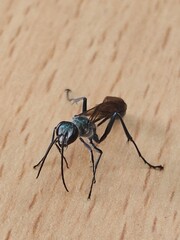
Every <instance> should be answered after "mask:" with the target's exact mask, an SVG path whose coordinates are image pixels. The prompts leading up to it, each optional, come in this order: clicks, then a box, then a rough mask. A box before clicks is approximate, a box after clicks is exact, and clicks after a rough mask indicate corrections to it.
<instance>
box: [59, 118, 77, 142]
mask: <svg viewBox="0 0 180 240" xmlns="http://www.w3.org/2000/svg"><path fill="white" fill-rule="evenodd" d="M56 134H57V136H59V139H58V142H59V144H60V145H63V146H68V145H69V144H71V143H73V142H74V141H75V140H76V139H77V137H78V135H79V132H78V129H77V127H76V125H75V124H73V123H72V122H66V121H63V122H61V123H60V125H59V127H58V128H57V132H56Z"/></svg>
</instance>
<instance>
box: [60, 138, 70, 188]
mask: <svg viewBox="0 0 180 240" xmlns="http://www.w3.org/2000/svg"><path fill="white" fill-rule="evenodd" d="M66 135H67V134H65V135H64V137H63V140H62V144H61V177H62V181H63V185H64V188H65V189H66V191H67V192H69V190H68V188H67V186H66V183H65V178H64V158H65V157H64V155H63V154H64V141H65V138H66Z"/></svg>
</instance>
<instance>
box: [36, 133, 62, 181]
mask: <svg viewBox="0 0 180 240" xmlns="http://www.w3.org/2000/svg"><path fill="white" fill-rule="evenodd" d="M57 139H58V137H56V138H55V139H54V140H53V141H52V142H51V143H50V145H49V147H48V149H47V151H46V153H45V155H44V157H43V158H42V159H41V160H40V161H39V162H38V164H36V165H35V166H34V168H36V167H37V166H39V164H41V166H40V168H39V171H38V174H37V176H36V178H38V177H39V175H40V172H41V170H42V167H43V165H44V163H45V160H46V158H47V155H48V153H49V151H50V150H51V148H52V146H53V145H54V143H55V142H56V141H57Z"/></svg>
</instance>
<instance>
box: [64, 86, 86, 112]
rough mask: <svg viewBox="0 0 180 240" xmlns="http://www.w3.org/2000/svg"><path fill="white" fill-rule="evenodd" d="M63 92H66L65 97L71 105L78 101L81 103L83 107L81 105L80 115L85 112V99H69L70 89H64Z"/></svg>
mask: <svg viewBox="0 0 180 240" xmlns="http://www.w3.org/2000/svg"><path fill="white" fill-rule="evenodd" d="M65 92H66V97H67V100H68V101H70V102H72V103H77V102H79V101H83V105H82V113H84V112H86V111H87V98H86V97H79V98H71V97H70V96H69V93H70V92H71V90H70V89H65Z"/></svg>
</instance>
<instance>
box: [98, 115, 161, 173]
mask: <svg viewBox="0 0 180 240" xmlns="http://www.w3.org/2000/svg"><path fill="white" fill-rule="evenodd" d="M117 117H118V118H119V120H120V122H121V124H122V127H123V130H124V132H125V134H126V137H127V139H128V141H131V142H132V143H133V145H134V146H135V148H136V151H137V153H138V155H139V157H140V158H141V159H142V160H143V162H144V163H146V164H147V165H148V166H149V167H150V168H153V169H158V170H162V169H163V168H164V167H163V166H162V165H152V164H150V163H149V162H148V161H147V160H146V159H145V158H144V157H143V156H142V154H141V152H140V150H139V148H138V146H137V144H136V143H135V141H134V139H133V138H132V136H131V135H130V133H129V131H128V129H127V127H126V125H125V123H124V121H123V119H122V117H121V115H120V114H119V113H117V112H115V113H114V114H113V116H112V117H111V119H110V121H109V123H108V125H107V127H106V129H105V131H104V134H103V135H102V136H101V138H100V139H97V136H96V138H95V139H94V140H95V141H96V142H98V143H100V142H102V141H104V140H105V139H106V137H107V136H108V134H109V133H110V131H111V129H112V126H113V124H114V121H115V120H116V119H117Z"/></svg>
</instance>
